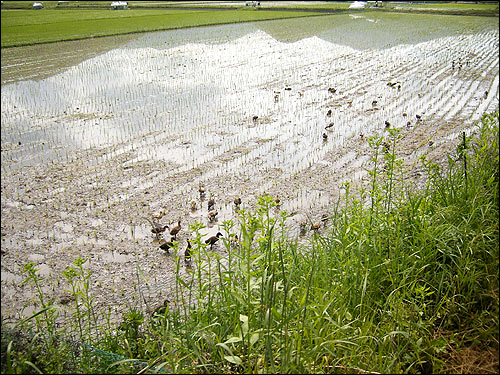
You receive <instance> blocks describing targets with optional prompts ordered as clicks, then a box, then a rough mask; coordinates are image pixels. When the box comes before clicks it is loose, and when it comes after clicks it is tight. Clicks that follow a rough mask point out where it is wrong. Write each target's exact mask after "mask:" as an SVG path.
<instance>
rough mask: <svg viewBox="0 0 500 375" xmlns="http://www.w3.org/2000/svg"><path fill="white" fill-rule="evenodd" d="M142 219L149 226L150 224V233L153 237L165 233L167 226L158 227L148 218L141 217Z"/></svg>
mask: <svg viewBox="0 0 500 375" xmlns="http://www.w3.org/2000/svg"><path fill="white" fill-rule="evenodd" d="M141 217H142V218H143V219H146V220H147V221H148V222H149V224H151V233H153V234H154V235H156V237H157V238H158V237H159V236H160V234H162V233H163V232H165V229H167V228H168V225H163V226H162V225H159V224H158V223H155V222H153V221H151V220H150V219H149V218H147V217H145V216H141Z"/></svg>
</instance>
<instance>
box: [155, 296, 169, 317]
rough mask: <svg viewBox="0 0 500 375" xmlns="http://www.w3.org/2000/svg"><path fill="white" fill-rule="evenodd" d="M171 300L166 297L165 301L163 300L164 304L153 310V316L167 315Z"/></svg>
mask: <svg viewBox="0 0 500 375" xmlns="http://www.w3.org/2000/svg"><path fill="white" fill-rule="evenodd" d="M169 302H170V301H169V300H168V299H166V300H165V301H163V305H160V306H158V307H156V308H155V309H154V310H153V312H152V313H151V316H155V315H165V312H166V311H167V308H168V303H169Z"/></svg>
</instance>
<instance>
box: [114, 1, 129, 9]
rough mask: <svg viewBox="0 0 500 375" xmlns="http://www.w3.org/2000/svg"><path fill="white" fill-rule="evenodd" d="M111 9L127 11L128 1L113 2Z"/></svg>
mask: <svg viewBox="0 0 500 375" xmlns="http://www.w3.org/2000/svg"><path fill="white" fill-rule="evenodd" d="M111 9H127V2H126V1H113V2H112V3H111Z"/></svg>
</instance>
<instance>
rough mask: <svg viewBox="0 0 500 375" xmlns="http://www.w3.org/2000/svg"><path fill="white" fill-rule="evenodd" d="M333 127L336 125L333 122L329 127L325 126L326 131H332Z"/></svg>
mask: <svg viewBox="0 0 500 375" xmlns="http://www.w3.org/2000/svg"><path fill="white" fill-rule="evenodd" d="M333 125H335V124H334V123H333V122H330V123H329V124H328V125H327V126H325V129H326V130H328V129H331V128H333Z"/></svg>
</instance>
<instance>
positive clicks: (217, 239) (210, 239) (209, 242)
mask: <svg viewBox="0 0 500 375" xmlns="http://www.w3.org/2000/svg"><path fill="white" fill-rule="evenodd" d="M219 237H222V233H221V232H217V234H216V235H215V236H212V237H210V238H209V239H208V240H206V241H205V243H206V244H208V245H210V250H212V247H213V246H214V244H215V243H216V242H217V241H219Z"/></svg>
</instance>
